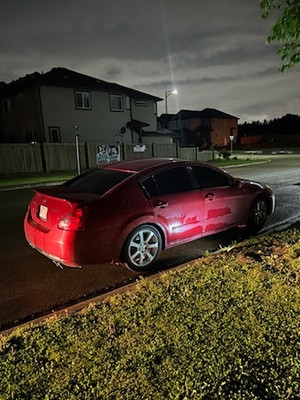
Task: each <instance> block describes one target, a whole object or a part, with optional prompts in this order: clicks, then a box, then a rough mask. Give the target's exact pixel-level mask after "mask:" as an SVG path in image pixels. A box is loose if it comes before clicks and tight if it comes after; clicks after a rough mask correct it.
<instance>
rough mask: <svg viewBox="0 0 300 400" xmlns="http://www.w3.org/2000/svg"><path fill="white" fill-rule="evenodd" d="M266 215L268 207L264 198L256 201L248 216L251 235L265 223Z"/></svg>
mask: <svg viewBox="0 0 300 400" xmlns="http://www.w3.org/2000/svg"><path fill="white" fill-rule="evenodd" d="M267 215H268V205H267V202H266V200H265V199H264V198H262V197H260V198H258V199H256V200H255V201H254V202H253V204H252V207H251V210H250V214H249V222H248V228H249V231H250V232H251V233H256V232H258V231H259V230H260V229H261V228H262V227H263V226H264V223H265V222H266V219H267Z"/></svg>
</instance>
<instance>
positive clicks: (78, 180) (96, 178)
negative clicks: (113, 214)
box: [64, 169, 132, 195]
mask: <svg viewBox="0 0 300 400" xmlns="http://www.w3.org/2000/svg"><path fill="white" fill-rule="evenodd" d="M130 175H132V174H131V173H129V172H121V171H113V170H108V169H94V170H92V171H89V172H87V173H85V174H82V175H79V176H76V177H75V178H73V179H71V180H69V181H67V182H65V183H64V186H67V187H69V188H71V189H72V190H74V192H88V193H95V194H100V195H102V194H104V193H106V192H107V191H108V190H110V189H111V188H113V187H114V186H116V185H117V184H118V183H120V182H122V181H123V180H124V179H126V178H128V177H129V176H130Z"/></svg>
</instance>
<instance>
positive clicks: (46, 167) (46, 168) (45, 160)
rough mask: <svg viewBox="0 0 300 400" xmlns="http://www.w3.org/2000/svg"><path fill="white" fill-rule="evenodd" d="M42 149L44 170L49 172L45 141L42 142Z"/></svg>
mask: <svg viewBox="0 0 300 400" xmlns="http://www.w3.org/2000/svg"><path fill="white" fill-rule="evenodd" d="M40 150H41V158H42V166H43V171H44V172H49V169H48V165H47V158H46V154H45V144H44V142H42V143H41V145H40Z"/></svg>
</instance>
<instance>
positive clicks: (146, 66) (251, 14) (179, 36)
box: [0, 0, 300, 118]
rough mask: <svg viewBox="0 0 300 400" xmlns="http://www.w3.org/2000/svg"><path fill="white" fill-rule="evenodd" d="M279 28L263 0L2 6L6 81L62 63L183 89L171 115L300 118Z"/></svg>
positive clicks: (94, 0)
mask: <svg viewBox="0 0 300 400" xmlns="http://www.w3.org/2000/svg"><path fill="white" fill-rule="evenodd" d="M271 24H272V20H263V19H262V18H261V10H260V8H259V2H254V1H240V0H227V1H224V0H213V1H210V2H205V1H199V0H186V1H182V0H139V1H136V0H127V1H126V2H125V1H123V0H101V1H99V0H85V1H79V0H64V1H61V0H51V1H50V0H43V1H40V0H27V1H26V2H25V1H23V0H15V1H11V0H10V1H8V0H2V2H1V14H0V81H1V80H4V81H6V82H8V81H10V80H12V79H16V78H18V77H20V76H23V75H25V74H27V73H31V72H33V71H36V70H38V71H44V72H45V71H47V70H50V69H51V68H53V67H55V66H62V67H66V68H70V69H74V70H76V71H78V72H82V73H86V74H89V75H92V76H95V77H99V78H100V79H104V80H108V81H115V82H117V83H120V84H122V85H125V86H129V87H133V88H136V89H138V90H143V91H147V92H149V93H151V94H153V95H156V96H158V97H164V91H165V90H168V89H170V88H172V87H174V86H176V87H178V90H179V94H178V95H177V96H173V95H172V96H170V97H169V99H168V106H169V111H170V112H177V111H178V108H191V109H197V108H205V107H215V108H220V109H221V110H222V111H225V112H228V113H229V114H234V115H238V116H240V117H241V118H244V117H245V118H251V115H259V114H261V115H265V114H268V115H270V116H271V117H274V116H276V113H277V115H279V116H280V115H282V114H285V113H287V112H291V113H295V112H297V110H299V104H298V100H297V96H298V94H299V90H298V88H297V87H296V85H295V82H297V81H299V80H300V79H299V78H300V76H299V68H298V67H296V68H295V70H294V71H293V72H289V71H288V72H287V73H285V74H284V76H282V75H278V74H277V68H278V66H279V65H280V59H279V57H278V56H277V54H276V50H277V48H278V46H276V45H266V43H265V40H266V37H267V35H268V32H269V30H270V26H271ZM163 108H164V104H163V102H162V103H161V104H160V106H159V110H161V111H163ZM264 110H266V111H264ZM278 113H279V114H278ZM239 114H241V115H239Z"/></svg>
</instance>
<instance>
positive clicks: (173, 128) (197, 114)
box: [158, 108, 238, 148]
mask: <svg viewBox="0 0 300 400" xmlns="http://www.w3.org/2000/svg"><path fill="white" fill-rule="evenodd" d="M237 122H238V118H237V117H234V116H233V115H229V114H226V113H224V112H222V111H219V110H215V109H213V108H205V109H204V110H202V111H189V110H181V111H179V112H178V113H177V114H176V115H174V114H169V115H166V114H162V115H161V116H160V117H159V119H158V126H159V127H160V129H161V130H162V132H163V131H165V132H167V131H168V132H173V133H174V134H176V133H177V137H179V142H180V145H181V146H187V147H193V146H197V147H200V148H201V147H202V148H209V147H210V146H211V145H214V146H218V147H222V146H226V145H227V144H228V143H229V141H230V139H229V136H231V135H233V136H234V137H235V139H234V140H236V137H237Z"/></svg>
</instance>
